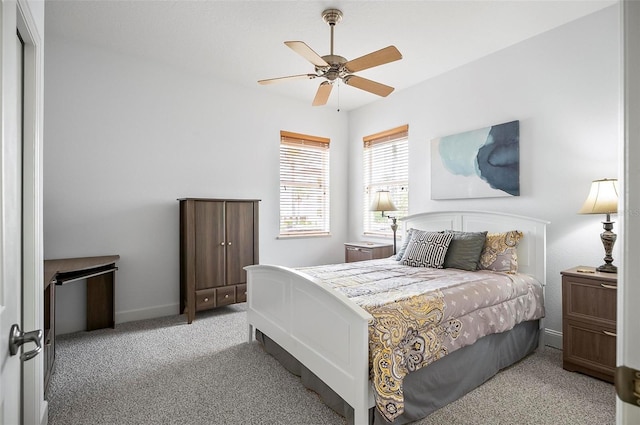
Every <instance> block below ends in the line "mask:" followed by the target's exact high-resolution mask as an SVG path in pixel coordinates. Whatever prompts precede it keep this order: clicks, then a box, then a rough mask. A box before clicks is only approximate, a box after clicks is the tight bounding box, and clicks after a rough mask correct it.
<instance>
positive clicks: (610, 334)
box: [602, 331, 618, 337]
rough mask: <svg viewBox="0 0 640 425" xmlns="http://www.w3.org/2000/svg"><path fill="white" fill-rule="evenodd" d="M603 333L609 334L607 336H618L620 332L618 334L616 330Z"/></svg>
mask: <svg viewBox="0 0 640 425" xmlns="http://www.w3.org/2000/svg"><path fill="white" fill-rule="evenodd" d="M602 333H603V334H605V335H607V336H613V337H617V336H618V334H616V333H615V332H609V331H602Z"/></svg>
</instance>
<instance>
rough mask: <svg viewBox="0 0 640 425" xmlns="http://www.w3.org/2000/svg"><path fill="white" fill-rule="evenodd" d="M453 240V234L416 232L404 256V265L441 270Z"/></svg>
mask: <svg viewBox="0 0 640 425" xmlns="http://www.w3.org/2000/svg"><path fill="white" fill-rule="evenodd" d="M451 239H453V233H444V232H427V231H420V230H416V231H414V232H413V234H412V235H411V240H409V244H408V245H407V249H406V251H405V252H404V255H403V256H402V264H404V265H407V266H412V267H431V268H434V269H441V268H442V267H443V264H444V258H445V256H446V255H447V250H448V249H449V244H450V243H451Z"/></svg>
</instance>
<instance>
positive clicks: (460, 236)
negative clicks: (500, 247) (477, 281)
mask: <svg viewBox="0 0 640 425" xmlns="http://www.w3.org/2000/svg"><path fill="white" fill-rule="evenodd" d="M445 233H451V234H452V235H453V239H452V240H451V243H450V244H449V249H448V250H447V255H446V257H445V259H444V267H445V268H454V269H461V270H469V271H475V270H477V269H478V264H479V262H480V255H481V254H482V248H484V242H485V240H486V238H487V232H459V231H456V230H446V231H445Z"/></svg>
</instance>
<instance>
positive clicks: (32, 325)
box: [10, 0, 48, 425]
mask: <svg viewBox="0 0 640 425" xmlns="http://www.w3.org/2000/svg"><path fill="white" fill-rule="evenodd" d="M10 3H11V2H10ZM38 3H39V2H36V1H29V0H17V1H16V2H15V5H16V28H17V29H18V31H19V32H20V36H21V37H22V40H23V41H24V68H23V69H24V71H23V72H24V96H23V137H22V138H23V153H22V156H23V160H22V181H23V183H22V193H23V204H22V238H23V251H22V275H23V286H22V329H23V330H25V331H31V330H34V329H43V328H44V285H43V281H44V274H43V261H44V253H43V252H44V249H43V209H42V203H43V178H42V175H43V145H42V139H43V110H44V98H43V93H44V60H43V59H44V34H42V30H43V28H44V2H42V3H41V4H38ZM34 12H36V13H37V14H38V15H37V16H38V18H39V21H36V18H35V16H36V15H35V14H34ZM43 360H44V357H43V355H42V354H40V355H38V356H37V357H35V358H34V359H33V360H30V361H27V362H23V364H22V367H23V369H22V420H23V423H25V424H42V425H46V424H47V422H48V403H47V402H46V401H45V400H44V362H43Z"/></svg>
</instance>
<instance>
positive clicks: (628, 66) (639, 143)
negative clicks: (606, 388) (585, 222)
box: [616, 0, 640, 425]
mask: <svg viewBox="0 0 640 425" xmlns="http://www.w3.org/2000/svg"><path fill="white" fill-rule="evenodd" d="M621 6H622V17H623V19H622V23H623V24H622V29H623V40H624V41H623V44H624V48H623V50H622V54H623V58H624V60H623V73H624V79H623V81H624V84H623V96H624V103H623V105H624V112H623V113H624V116H623V125H624V132H623V134H624V142H623V143H622V144H621V145H622V149H620V157H621V158H622V161H621V167H620V168H621V173H620V174H621V175H622V176H623V177H624V178H623V182H622V183H623V184H622V196H621V202H620V208H621V210H620V216H622V218H623V220H622V232H621V236H622V244H623V245H622V264H621V266H622V267H621V273H620V274H619V275H618V276H619V280H620V283H619V284H618V288H619V289H618V343H617V353H618V358H617V365H618V366H627V367H630V368H632V369H636V370H640V326H639V325H638V323H639V322H640V319H639V318H638V315H639V310H638V305H639V304H640V262H639V261H638V258H639V257H640V238H639V237H640V165H639V164H640V3H638V2H636V1H635V0H634V1H629V0H625V1H624V2H622V4H621ZM637 385H640V384H637ZM636 388H637V387H636ZM636 392H637V393H640V391H638V390H636ZM616 418H617V419H616V422H617V423H618V424H620V425H627V424H640V406H639V404H638V402H637V401H636V403H635V404H630V403H625V402H622V401H621V400H620V399H619V398H618V401H617V415H616Z"/></svg>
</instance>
